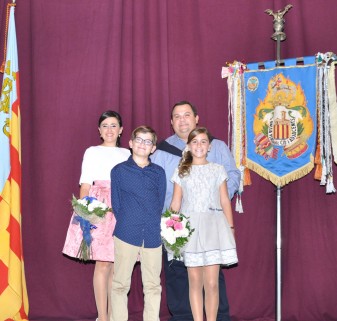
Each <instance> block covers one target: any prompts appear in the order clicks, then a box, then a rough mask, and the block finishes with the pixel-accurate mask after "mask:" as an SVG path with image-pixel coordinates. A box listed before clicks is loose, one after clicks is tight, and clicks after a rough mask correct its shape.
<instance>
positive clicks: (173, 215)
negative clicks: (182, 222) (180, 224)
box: [171, 214, 179, 221]
mask: <svg viewBox="0 0 337 321" xmlns="http://www.w3.org/2000/svg"><path fill="white" fill-rule="evenodd" d="M171 219H172V220H175V221H179V215H178V214H172V215H171Z"/></svg>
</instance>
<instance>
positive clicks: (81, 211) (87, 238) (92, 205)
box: [71, 195, 111, 261]
mask: <svg viewBox="0 0 337 321" xmlns="http://www.w3.org/2000/svg"><path fill="white" fill-rule="evenodd" d="M71 204H72V206H73V210H74V212H75V214H76V215H74V219H75V220H76V221H77V222H78V223H79V224H80V227H81V230H82V234H83V240H82V242H81V245H80V247H79V249H78V253H77V256H76V257H77V258H79V259H80V260H83V261H87V260H90V258H91V242H92V236H91V230H93V229H96V228H97V226H95V225H94V224H97V223H99V222H101V221H102V220H103V219H104V217H105V214H106V213H107V212H110V211H111V208H109V207H108V206H107V205H106V204H104V203H103V202H100V201H99V200H97V198H95V197H90V196H85V197H83V198H82V199H77V198H76V197H75V196H74V195H73V198H72V201H71Z"/></svg>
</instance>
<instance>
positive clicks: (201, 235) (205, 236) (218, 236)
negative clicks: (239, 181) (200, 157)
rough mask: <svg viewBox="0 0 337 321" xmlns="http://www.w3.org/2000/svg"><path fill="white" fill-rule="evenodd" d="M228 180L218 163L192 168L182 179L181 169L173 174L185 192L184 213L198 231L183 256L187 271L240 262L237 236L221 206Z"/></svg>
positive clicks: (173, 179)
mask: <svg viewBox="0 0 337 321" xmlns="http://www.w3.org/2000/svg"><path fill="white" fill-rule="evenodd" d="M226 180H228V175H227V173H226V170H225V169H224V167H223V166H222V165H219V164H215V163H207V164H205V165H192V168H191V171H190V174H189V175H188V176H184V177H182V178H181V177H179V176H178V169H176V170H175V173H174V174H173V177H172V181H173V182H175V183H177V184H179V185H180V186H181V188H182V191H183V199H182V205H181V212H182V213H183V214H185V215H186V216H188V217H189V218H190V222H191V226H192V228H194V229H195V230H194V232H193V234H192V236H191V238H190V240H189V241H188V243H187V245H186V247H185V249H184V253H183V260H184V263H185V265H186V266H188V267H196V266H207V265H214V264H220V265H231V264H235V263H237V262H238V258H237V253H236V245H235V240H234V236H233V233H232V230H231V228H230V226H229V224H228V221H227V218H226V216H225V214H224V213H223V211H222V208H221V205H220V185H221V184H222V183H223V182H224V181H226Z"/></svg>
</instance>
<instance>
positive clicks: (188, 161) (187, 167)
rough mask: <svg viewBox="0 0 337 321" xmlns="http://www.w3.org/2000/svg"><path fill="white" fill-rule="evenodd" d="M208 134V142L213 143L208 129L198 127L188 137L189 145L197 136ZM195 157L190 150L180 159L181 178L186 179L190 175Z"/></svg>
mask: <svg viewBox="0 0 337 321" xmlns="http://www.w3.org/2000/svg"><path fill="white" fill-rule="evenodd" d="M199 134H206V135H207V137H208V141H209V142H210V141H211V137H212V136H211V134H210V132H209V131H208V129H207V128H206V127H196V128H194V129H193V130H192V131H191V132H190V133H189V135H188V138H187V144H189V143H190V142H191V141H192V140H193V139H194V138H195V137H196V136H197V135H199ZM192 161H193V156H192V154H191V152H190V151H189V150H185V151H184V152H183V156H182V157H181V159H180V162H179V166H178V175H179V177H184V176H187V175H189V174H190V171H191V167H192Z"/></svg>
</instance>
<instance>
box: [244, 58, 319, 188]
mask: <svg viewBox="0 0 337 321" xmlns="http://www.w3.org/2000/svg"><path fill="white" fill-rule="evenodd" d="M248 68H249V65H248ZM244 83H245V102H246V111H245V114H246V166H247V167H248V168H249V169H251V170H253V171H255V172H257V173H258V174H259V175H261V176H262V177H264V178H266V179H268V180H270V181H271V182H272V183H273V184H275V185H277V186H283V185H285V184H287V183H289V182H291V181H293V180H296V179H299V178H301V177H303V176H304V175H306V174H307V173H309V172H310V171H311V170H312V169H313V167H314V154H315V143H316V122H317V119H316V66H315V64H311V65H302V66H296V65H295V66H289V67H277V68H276V67H275V68H270V69H263V70H258V69H257V70H246V71H245V73H244Z"/></svg>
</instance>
